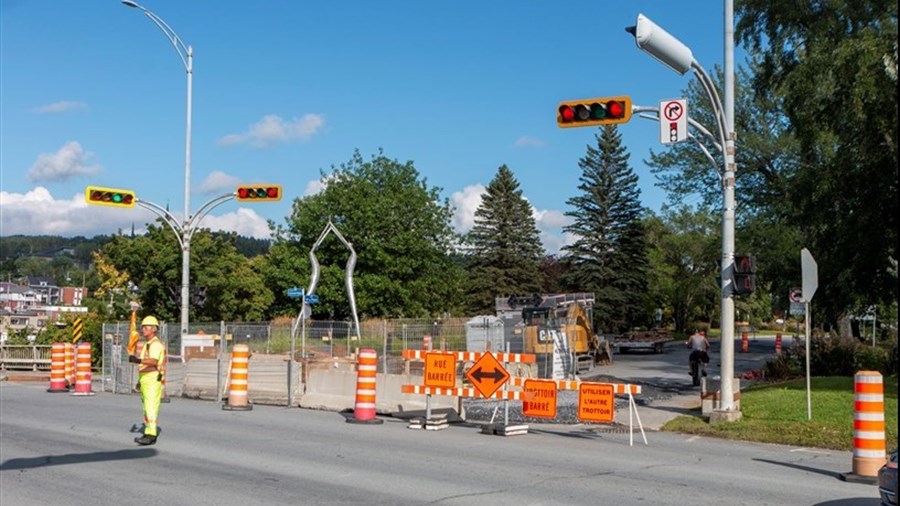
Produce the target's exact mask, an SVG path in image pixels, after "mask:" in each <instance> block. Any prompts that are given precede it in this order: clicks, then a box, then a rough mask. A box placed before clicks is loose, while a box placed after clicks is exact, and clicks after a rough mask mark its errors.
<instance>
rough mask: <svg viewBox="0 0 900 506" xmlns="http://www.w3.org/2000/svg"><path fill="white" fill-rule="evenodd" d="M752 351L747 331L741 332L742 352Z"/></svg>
mask: <svg viewBox="0 0 900 506" xmlns="http://www.w3.org/2000/svg"><path fill="white" fill-rule="evenodd" d="M749 351H750V340H749V339H747V333H746V332H741V353H747V352H749Z"/></svg>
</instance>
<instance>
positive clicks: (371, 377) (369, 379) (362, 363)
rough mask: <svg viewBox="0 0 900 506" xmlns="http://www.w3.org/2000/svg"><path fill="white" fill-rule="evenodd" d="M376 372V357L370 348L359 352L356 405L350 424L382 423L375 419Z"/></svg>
mask: <svg viewBox="0 0 900 506" xmlns="http://www.w3.org/2000/svg"><path fill="white" fill-rule="evenodd" d="M377 372H378V355H377V354H376V353H375V350H373V349H371V348H363V349H361V350H359V360H358V364H357V366H356V404H355V407H354V410H353V417H352V418H347V421H348V422H351V423H382V422H383V420H381V419H379V418H375V380H376V376H377Z"/></svg>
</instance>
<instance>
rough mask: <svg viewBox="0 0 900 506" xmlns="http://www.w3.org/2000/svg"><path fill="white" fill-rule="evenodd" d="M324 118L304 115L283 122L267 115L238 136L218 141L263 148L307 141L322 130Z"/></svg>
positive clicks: (278, 118)
mask: <svg viewBox="0 0 900 506" xmlns="http://www.w3.org/2000/svg"><path fill="white" fill-rule="evenodd" d="M324 125H325V117H324V116H323V115H321V114H306V115H304V116H303V117H302V118H299V119H298V118H294V119H292V120H290V121H285V120H284V119H282V118H281V117H280V116H276V115H274V114H269V115H267V116H264V117H263V118H262V119H261V120H259V121H258V122H256V123H255V124H253V125H250V128H249V129H248V130H247V131H246V132H244V133H240V134H228V135H226V136H224V137H222V138H221V139H219V144H220V145H223V146H229V145H232V144H249V145H251V146H253V147H257V148H264V147H267V146H269V145H270V144H273V143H276V142H288V141H291V140H299V141H307V140H309V138H310V137H312V136H313V135H315V134H316V133H318V132H319V131H321V130H322V127H323V126H324Z"/></svg>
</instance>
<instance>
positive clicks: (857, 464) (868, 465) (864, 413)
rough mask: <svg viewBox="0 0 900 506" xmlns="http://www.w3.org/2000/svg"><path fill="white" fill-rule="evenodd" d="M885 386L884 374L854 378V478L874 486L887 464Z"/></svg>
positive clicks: (859, 373) (852, 473)
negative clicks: (880, 470)
mask: <svg viewBox="0 0 900 506" xmlns="http://www.w3.org/2000/svg"><path fill="white" fill-rule="evenodd" d="M885 455H886V453H885V438H884V384H883V383H882V376H881V373H879V372H877V371H859V372H857V373H856V375H855V376H854V377H853V467H852V471H851V472H850V476H851V477H856V478H862V480H861V481H867V482H871V483H874V480H875V478H876V476H877V475H878V469H879V468H880V467H881V466H882V465H884V463H885V458H886V457H885Z"/></svg>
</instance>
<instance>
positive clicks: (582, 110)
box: [556, 97, 631, 128]
mask: <svg viewBox="0 0 900 506" xmlns="http://www.w3.org/2000/svg"><path fill="white" fill-rule="evenodd" d="M630 119H631V98H629V97H606V98H589V99H584V100H567V101H565V102H562V103H560V104H559V108H558V109H557V115H556V124H557V125H559V126H560V127H561V128H569V127H584V126H601V125H617V124H619V123H626V122H627V121H628V120H630Z"/></svg>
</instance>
